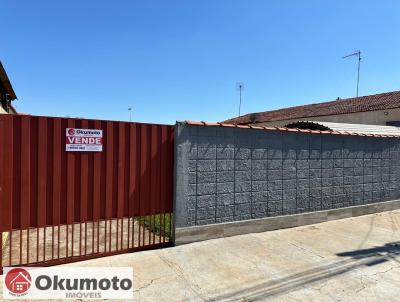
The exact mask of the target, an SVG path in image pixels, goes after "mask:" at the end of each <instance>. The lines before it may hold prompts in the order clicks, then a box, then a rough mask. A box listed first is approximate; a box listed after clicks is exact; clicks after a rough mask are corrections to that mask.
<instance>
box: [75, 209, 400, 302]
mask: <svg viewBox="0 0 400 302" xmlns="http://www.w3.org/2000/svg"><path fill="white" fill-rule="evenodd" d="M399 254H400V211H393V212H385V213H380V214H374V215H368V216H361V217H356V218H349V219H344V220H337V221H331V222H326V223H322V224H316V225H311V226H305V227H299V228H294V229H286V230H279V231H273V232H266V233H258V234H248V235H241V236H236V237H230V238H223V239H215V240H210V241H204V242H199V243H194V244H189V245H184V246H178V247H174V248H169V249H163V250H155V251H146V252H139V253H133V254H125V255H120V256H113V257H108V258H100V259H95V260H90V261H86V262H80V263H74V264H69V266H77V265H80V266H132V267H133V268H134V278H135V279H134V286H135V288H136V289H135V300H136V301H264V300H271V301H272V300H273V301H332V300H334V301H396V300H398V297H399V296H400V287H399V284H400V269H399V268H400V263H399V260H400V257H399Z"/></svg>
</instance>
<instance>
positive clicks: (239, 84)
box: [236, 82, 244, 116]
mask: <svg viewBox="0 0 400 302" xmlns="http://www.w3.org/2000/svg"><path fill="white" fill-rule="evenodd" d="M236 88H237V89H238V90H239V116H240V109H241V107H242V91H243V89H244V83H243V82H238V83H236Z"/></svg>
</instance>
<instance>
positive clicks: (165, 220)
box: [139, 214, 173, 238]
mask: <svg viewBox="0 0 400 302" xmlns="http://www.w3.org/2000/svg"><path fill="white" fill-rule="evenodd" d="M172 215H173V214H171V215H170V214H165V215H164V214H157V215H151V216H145V217H144V219H139V221H140V222H141V223H142V224H143V225H144V226H145V227H146V228H147V229H148V230H149V231H151V232H152V233H155V234H157V235H159V236H166V237H169V238H171V225H172V218H173V217H172ZM164 226H165V227H164Z"/></svg>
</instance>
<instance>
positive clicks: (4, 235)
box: [1, 233, 8, 247]
mask: <svg viewBox="0 0 400 302" xmlns="http://www.w3.org/2000/svg"><path fill="white" fill-rule="evenodd" d="M7 238H8V233H3V238H2V239H1V245H2V247H4V246H5V244H6V242H7Z"/></svg>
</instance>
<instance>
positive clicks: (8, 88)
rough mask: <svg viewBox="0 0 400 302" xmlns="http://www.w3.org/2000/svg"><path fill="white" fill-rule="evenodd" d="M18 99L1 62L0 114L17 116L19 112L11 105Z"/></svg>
mask: <svg viewBox="0 0 400 302" xmlns="http://www.w3.org/2000/svg"><path fill="white" fill-rule="evenodd" d="M16 99H17V96H16V95H15V92H14V89H13V88H12V85H11V82H10V80H9V79H8V76H7V73H6V71H5V69H4V67H3V65H2V64H1V61H0V105H1V106H0V114H1V113H9V114H17V111H16V110H15V108H14V107H13V106H12V105H11V102H12V101H14V100H16Z"/></svg>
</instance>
